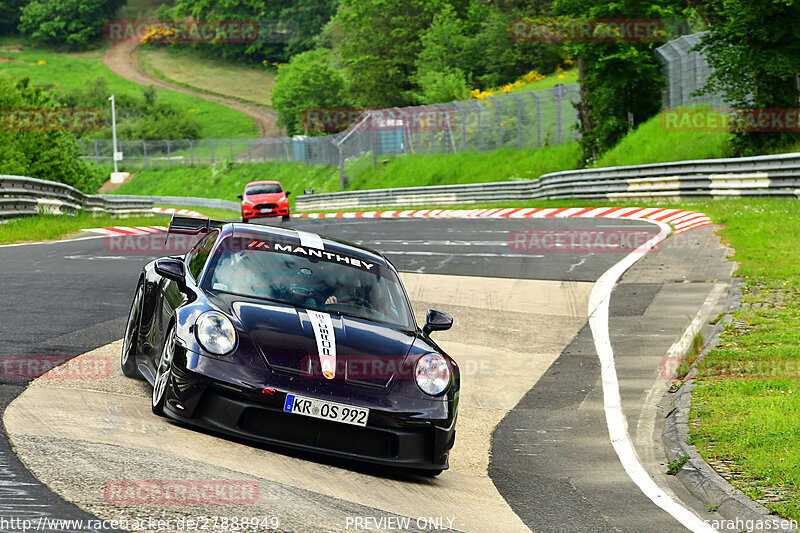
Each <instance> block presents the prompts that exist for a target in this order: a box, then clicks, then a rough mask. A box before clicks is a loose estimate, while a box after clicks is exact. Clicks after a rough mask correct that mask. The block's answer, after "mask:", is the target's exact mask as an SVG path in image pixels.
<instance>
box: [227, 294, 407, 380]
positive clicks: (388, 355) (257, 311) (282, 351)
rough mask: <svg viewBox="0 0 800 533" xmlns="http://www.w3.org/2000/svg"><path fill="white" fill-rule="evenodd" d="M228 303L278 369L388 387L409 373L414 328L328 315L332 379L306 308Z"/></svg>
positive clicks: (308, 375) (270, 365)
mask: <svg viewBox="0 0 800 533" xmlns="http://www.w3.org/2000/svg"><path fill="white" fill-rule="evenodd" d="M229 305H230V309H231V311H232V312H233V314H235V316H237V317H238V318H239V321H240V323H241V325H242V327H243V328H244V330H245V332H246V333H247V335H248V337H249V338H250V340H251V341H252V342H253V344H255V346H256V347H257V348H258V350H259V351H260V352H261V355H262V356H263V357H264V360H265V361H266V362H267V364H268V365H269V367H270V368H271V369H272V370H273V371H276V372H284V373H291V374H297V375H303V376H305V377H310V378H313V379H321V380H326V379H335V380H342V379H344V380H346V381H347V382H351V383H356V384H362V385H365V386H370V387H387V386H389V384H390V383H391V381H392V379H393V378H395V377H396V376H397V374H398V373H404V374H407V373H408V372H409V370H408V369H407V368H405V366H404V363H405V361H406V356H407V355H408V353H409V351H410V350H411V346H412V345H413V344H414V341H415V339H416V334H415V333H414V332H410V331H404V330H402V329H398V328H395V327H391V326H388V325H384V324H379V323H375V322H371V321H368V320H362V319H358V318H351V317H347V316H338V315H329V316H330V318H331V324H332V326H333V333H334V338H335V343H334V344H335V351H336V365H335V372H334V376H333V378H327V377H325V376H323V373H322V371H321V362H320V357H319V351H318V343H317V336H316V335H315V332H314V326H313V324H312V320H311V317H310V316H309V312H308V311H307V310H305V309H303V308H297V307H292V306H290V305H285V304H278V303H268V302H253V301H250V300H247V301H245V300H239V301H232V302H230V304H229Z"/></svg>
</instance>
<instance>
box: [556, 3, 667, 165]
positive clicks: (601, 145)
mask: <svg viewBox="0 0 800 533" xmlns="http://www.w3.org/2000/svg"><path fill="white" fill-rule="evenodd" d="M680 7H681V6H680V4H679V3H678V1H677V0H647V1H645V0H621V1H617V2H612V3H607V2H602V1H599V0H555V2H553V11H554V13H555V14H556V15H563V16H567V17H576V18H585V19H669V18H674V17H675V16H676V14H677V13H678V11H679V9H680ZM659 44H660V43H658V42H632V41H622V40H619V41H614V42H600V41H596V40H595V41H593V40H586V41H582V42H574V43H571V44H570V46H569V48H570V50H571V51H572V53H574V54H576V55H577V58H578V70H579V73H578V76H579V81H580V83H581V98H580V104H579V107H578V112H579V116H580V132H581V144H582V146H583V152H584V157H585V158H586V159H587V160H592V159H595V158H596V157H597V156H598V155H600V154H601V153H602V152H604V151H606V150H608V149H609V148H611V147H613V146H614V145H615V144H616V143H617V142H618V141H619V140H620V139H621V138H622V137H623V136H624V135H625V134H626V133H627V132H628V131H629V130H630V129H632V128H635V127H636V126H637V125H638V124H641V123H642V122H644V121H646V120H647V119H648V118H650V117H651V116H653V115H655V114H656V113H658V111H659V110H660V109H661V93H662V90H663V85H664V78H663V76H662V75H661V71H660V68H659V65H658V63H657V61H656V59H655V56H654V52H653V50H654V48H655V47H656V46H658V45H659Z"/></svg>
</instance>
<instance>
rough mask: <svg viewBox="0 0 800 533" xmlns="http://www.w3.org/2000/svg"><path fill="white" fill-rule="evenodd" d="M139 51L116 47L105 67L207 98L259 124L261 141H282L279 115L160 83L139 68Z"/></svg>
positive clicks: (142, 81) (144, 82)
mask: <svg viewBox="0 0 800 533" xmlns="http://www.w3.org/2000/svg"><path fill="white" fill-rule="evenodd" d="M138 49H139V43H138V42H132V43H130V42H122V43H116V44H113V45H111V46H110V47H109V48H108V49H107V50H106V53H105V55H104V56H103V63H105V65H106V66H107V67H108V68H110V69H111V70H112V71H114V73H116V74H118V75H119V76H122V77H123V78H125V79H126V80H129V81H132V82H134V83H138V84H140V85H155V86H156V87H161V88H163V89H169V90H170V91H178V92H180V93H184V94H190V95H192V96H197V97H198V98H204V99H206V100H209V101H211V102H216V103H218V104H222V105H224V106H225V107H229V108H231V109H235V110H236V111H239V112H241V113H244V114H245V115H247V116H248V117H250V118H252V119H253V120H255V121H256V124H258V129H259V130H260V135H261V137H280V136H281V135H283V132H282V131H281V129H280V128H278V127H277V126H276V125H275V122H276V121H277V119H278V115H277V113H276V112H275V111H274V110H272V109H268V108H266V107H261V106H257V105H252V104H245V103H243V102H239V101H237V100H232V99H229V98H225V97H222V96H216V95H213V94H206V93H201V92H198V91H193V90H191V89H185V88H183V87H180V86H177V85H173V84H171V83H167V82H165V81H163V80H160V79H158V78H156V77H155V76H151V75H150V74H148V73H147V72H145V71H144V70H143V69H142V68H141V67H140V66H139V60H138V59H137V51H138Z"/></svg>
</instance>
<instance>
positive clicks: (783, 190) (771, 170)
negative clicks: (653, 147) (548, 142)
mask: <svg viewBox="0 0 800 533" xmlns="http://www.w3.org/2000/svg"><path fill="white" fill-rule="evenodd" d="M730 196H791V197H800V153H792V154H781V155H770V156H757V157H742V158H729V159H702V160H693V161H676V162H670V163H657V164H649V165H635V166H623V167H608V168H593V169H584V170H568V171H563V172H554V173H551V174H545V175H543V176H541V177H540V178H539V179H536V180H526V181H505V182H493V183H471V184H465V185H439V186H433V187H401V188H394V189H376V190H366V191H347V192H335V193H324V194H314V195H301V196H298V197H297V198H296V199H295V210H298V211H301V210H340V209H356V208H375V207H413V206H420V205H457V204H471V203H478V202H497V201H520V200H532V199H561V198H575V199H601V200H602V199H605V200H615V199H623V198H686V197H695V198H696V197H730Z"/></svg>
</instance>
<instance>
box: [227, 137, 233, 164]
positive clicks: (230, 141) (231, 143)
mask: <svg viewBox="0 0 800 533" xmlns="http://www.w3.org/2000/svg"><path fill="white" fill-rule="evenodd" d="M228 144H230V145H231V161H233V141H232V140H230V139H228Z"/></svg>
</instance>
